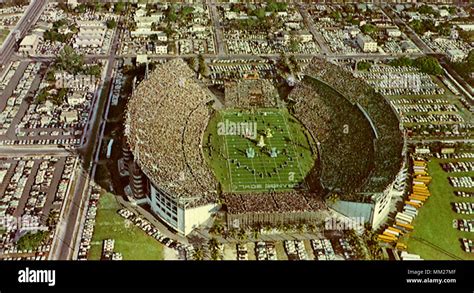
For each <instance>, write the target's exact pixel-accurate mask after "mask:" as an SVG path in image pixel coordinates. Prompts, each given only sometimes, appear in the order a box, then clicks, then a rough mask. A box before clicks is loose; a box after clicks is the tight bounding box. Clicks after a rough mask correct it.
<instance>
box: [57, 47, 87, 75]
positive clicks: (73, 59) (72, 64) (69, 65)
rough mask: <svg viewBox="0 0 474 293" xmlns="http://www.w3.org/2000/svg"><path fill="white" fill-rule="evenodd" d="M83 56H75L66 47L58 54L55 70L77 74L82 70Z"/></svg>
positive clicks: (70, 49) (71, 49)
mask: <svg viewBox="0 0 474 293" xmlns="http://www.w3.org/2000/svg"><path fill="white" fill-rule="evenodd" d="M83 66H84V56H83V55H80V54H77V53H76V52H75V51H74V49H73V48H72V47H71V46H69V45H66V46H64V48H63V49H62V50H61V51H60V52H59V55H58V58H57V59H56V68H58V69H60V70H65V71H67V72H69V73H71V74H77V73H79V72H81V71H82V70H83Z"/></svg>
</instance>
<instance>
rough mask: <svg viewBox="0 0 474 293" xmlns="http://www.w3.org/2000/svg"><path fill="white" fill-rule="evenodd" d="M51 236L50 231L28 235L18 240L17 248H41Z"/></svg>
mask: <svg viewBox="0 0 474 293" xmlns="http://www.w3.org/2000/svg"><path fill="white" fill-rule="evenodd" d="M48 236H49V233H48V231H37V232H35V233H32V232H30V233H27V234H25V235H23V236H21V238H20V239H18V242H17V243H16V244H17V247H18V249H20V250H34V249H36V248H38V246H40V245H41V244H42V243H43V241H45V240H46V239H47V238H48Z"/></svg>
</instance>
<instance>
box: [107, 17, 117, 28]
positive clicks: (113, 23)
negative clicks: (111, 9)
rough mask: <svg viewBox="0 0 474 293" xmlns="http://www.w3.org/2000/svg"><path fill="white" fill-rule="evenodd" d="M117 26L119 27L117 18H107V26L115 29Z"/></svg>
mask: <svg viewBox="0 0 474 293" xmlns="http://www.w3.org/2000/svg"><path fill="white" fill-rule="evenodd" d="M116 27H117V22H116V21H115V19H109V20H107V28H108V29H114V28H116Z"/></svg>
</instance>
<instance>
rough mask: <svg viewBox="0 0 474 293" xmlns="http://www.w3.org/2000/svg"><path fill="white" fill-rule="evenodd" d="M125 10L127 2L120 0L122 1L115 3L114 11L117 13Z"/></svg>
mask: <svg viewBox="0 0 474 293" xmlns="http://www.w3.org/2000/svg"><path fill="white" fill-rule="evenodd" d="M124 10H125V3H123V2H122V1H120V2H118V3H116V4H115V5H114V12H115V13H122V12H123V11H124Z"/></svg>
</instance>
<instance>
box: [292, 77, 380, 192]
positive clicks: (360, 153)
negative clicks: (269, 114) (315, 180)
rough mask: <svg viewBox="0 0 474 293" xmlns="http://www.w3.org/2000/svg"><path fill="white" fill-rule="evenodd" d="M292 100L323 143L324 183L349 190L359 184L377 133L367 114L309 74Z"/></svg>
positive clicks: (367, 168)
mask: <svg viewBox="0 0 474 293" xmlns="http://www.w3.org/2000/svg"><path fill="white" fill-rule="evenodd" d="M290 99H291V100H293V101H294V105H293V111H294V115H295V116H296V117H297V118H298V119H299V120H300V121H301V122H302V123H303V124H304V125H305V126H306V128H307V129H308V130H309V131H310V132H311V133H312V134H313V136H314V137H315V138H316V139H317V140H318V142H319V143H320V149H319V151H320V157H321V165H322V166H321V168H322V169H321V181H322V184H323V186H324V187H325V188H327V189H329V190H334V191H341V192H346V193H347V192H349V191H352V190H354V189H356V188H358V187H360V186H361V184H362V183H363V182H364V180H365V178H367V176H368V175H369V173H370V171H371V168H372V165H373V158H374V147H373V139H374V133H373V131H372V129H371V126H370V123H369V122H368V121H367V119H366V118H365V117H364V114H363V113H362V112H361V111H360V110H359V109H358V108H357V106H355V105H353V104H351V103H350V102H349V101H348V100H347V99H346V98H344V97H343V96H342V95H340V94H339V93H338V92H336V91H335V90H333V89H332V88H330V87H329V86H328V85H326V84H324V83H323V82H321V81H319V80H317V79H314V78H310V77H307V78H305V79H304V80H303V81H302V82H301V83H300V84H299V85H298V86H297V87H296V88H295V89H294V90H293V91H292V93H291V94H290ZM360 158H364V159H363V160H361V159H360Z"/></svg>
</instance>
